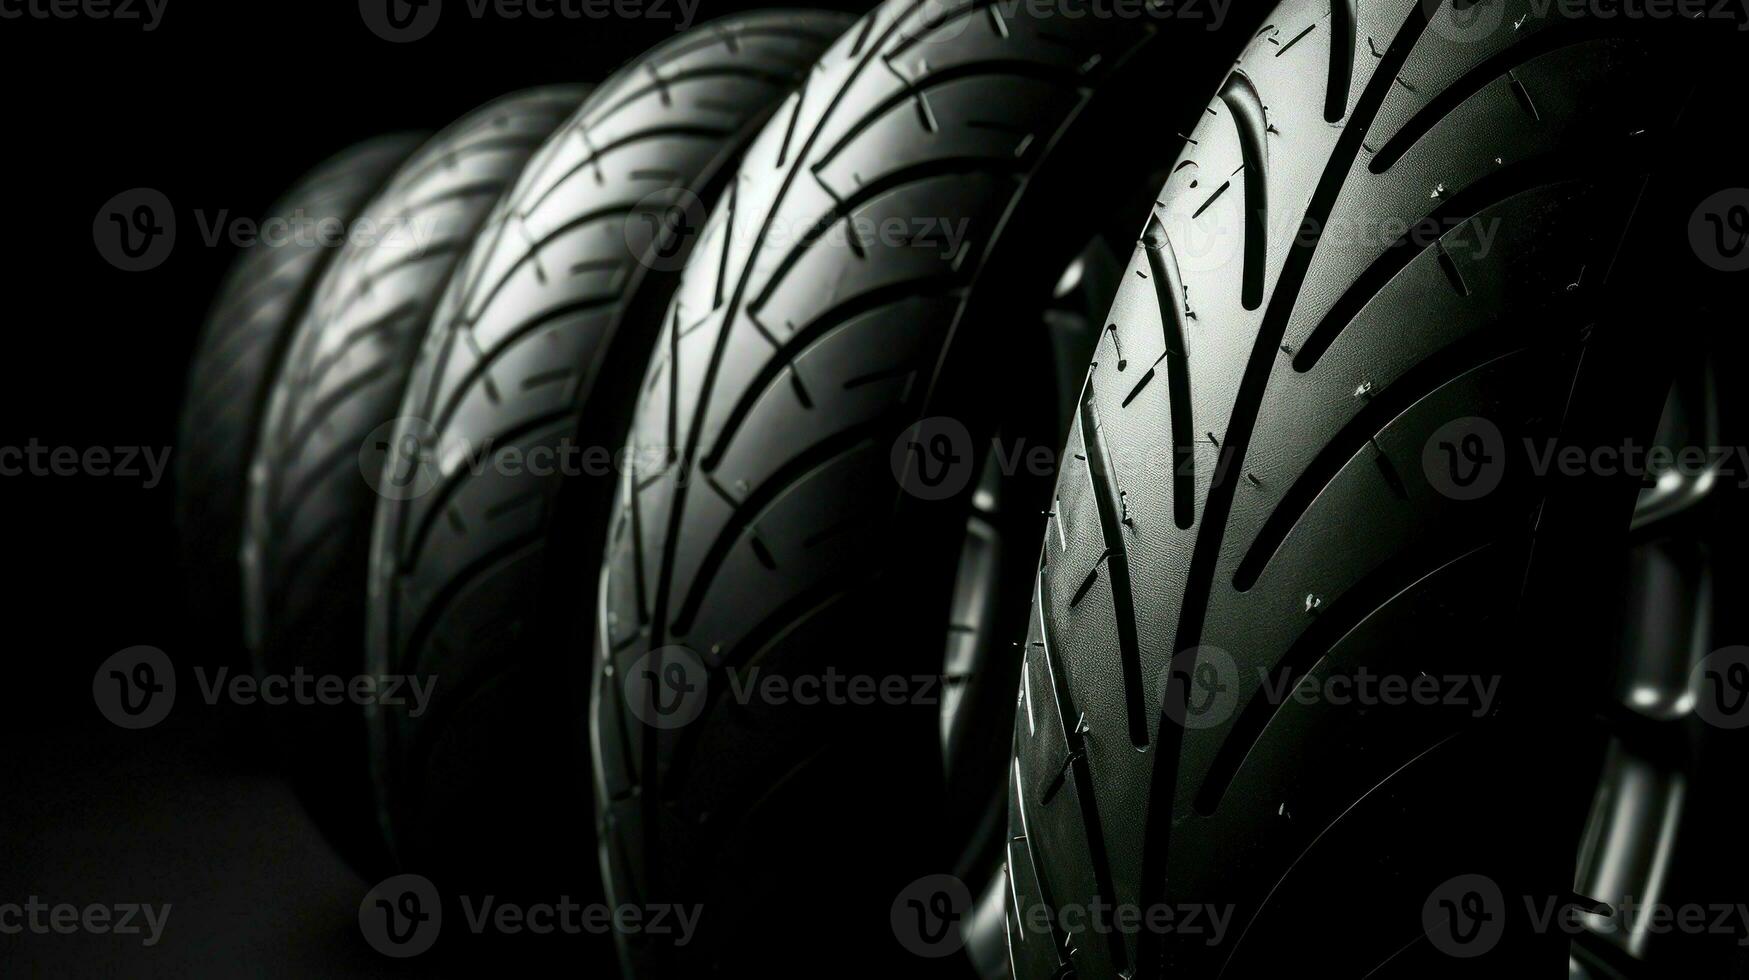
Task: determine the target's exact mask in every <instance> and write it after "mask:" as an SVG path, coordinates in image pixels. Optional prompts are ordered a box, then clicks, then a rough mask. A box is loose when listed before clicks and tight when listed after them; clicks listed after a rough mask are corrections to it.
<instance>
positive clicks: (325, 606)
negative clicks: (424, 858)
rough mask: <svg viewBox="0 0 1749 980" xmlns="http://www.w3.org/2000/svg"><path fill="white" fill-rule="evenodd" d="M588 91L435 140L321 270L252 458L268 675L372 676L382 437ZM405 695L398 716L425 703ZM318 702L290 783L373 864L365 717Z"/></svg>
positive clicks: (293, 754)
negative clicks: (517, 188)
mask: <svg viewBox="0 0 1749 980" xmlns="http://www.w3.org/2000/svg"><path fill="white" fill-rule="evenodd" d="M583 94H584V89H583V88H581V87H575V86H558V87H551V88H543V89H537V90H532V91H529V92H524V93H519V94H516V95H511V96H507V97H505V98H502V99H499V100H497V101H495V102H492V103H491V104H489V105H486V106H484V107H482V108H480V109H478V110H476V111H474V112H472V113H470V114H469V115H467V116H465V117H464V118H463V119H461V120H460V121H459V122H457V123H455V124H454V125H452V126H450V127H449V128H448V129H446V130H444V131H443V132H441V133H439V134H438V135H437V136H435V137H433V138H432V139H431V140H430V141H429V142H427V143H426V144H425V145H424V146H422V147H420V149H419V150H418V152H416V153H414V154H413V155H412V157H410V158H409V159H408V160H407V161H406V162H405V163H404V164H403V165H402V166H401V168H400V170H399V171H397V172H396V174H395V176H394V179H393V180H392V181H391V182H390V183H389V186H388V187H387V188H385V189H384V190H383V192H382V193H381V194H380V195H379V196H378V197H377V198H376V200H374V201H373V202H372V203H371V205H370V206H369V207H368V208H366V209H365V212H364V214H363V215H362V217H361V227H363V228H369V229H376V230H377V233H376V234H374V235H372V236H370V237H367V238H361V237H357V236H355V241H354V242H353V243H351V244H348V246H347V247H346V248H345V250H344V251H342V252H341V254H340V255H339V256H337V257H336V259H335V261H334V262H333V264H332V265H331V266H330V267H329V269H328V270H327V272H326V274H324V276H323V277H322V283H321V286H320V287H319V289H318V291H317V294H316V296H315V298H314V300H313V303H312V305H311V308H310V310H309V311H308V313H307V315H306V316H305V317H304V319H303V321H302V322H301V323H300V324H299V325H298V329H297V334H296V336H295V337H294V338H293V339H292V343H291V348H290V351H289V354H288V356H287V359H286V362H285V366H284V368H283V369H282V370H281V372H280V375H279V378H278V380H277V381H276V382H275V384H274V389H273V393H272V395H271V398H270V401H269V405H268V409H267V413H266V416H265V418H264V419H263V422H262V430H261V435H260V437H259V440H258V444H257V448H256V455H255V459H254V462H253V463H252V464H251V467H250V474H249V492H248V502H247V508H248V513H247V520H248V523H247V526H246V528H245V531H244V547H243V578H244V589H245V622H246V624H247V628H248V640H249V646H250V650H251V654H252V657H253V662H254V666H255V670H256V673H257V675H258V676H261V677H267V676H270V675H271V676H280V675H284V676H286V677H292V676H293V675H294V672H296V671H301V672H303V673H304V674H308V675H315V676H317V677H325V676H335V677H340V678H343V679H346V680H347V681H350V680H351V679H352V678H354V677H357V676H358V675H360V674H361V673H362V671H363V668H364V651H363V638H364V630H365V593H366V587H367V581H366V572H367V569H368V561H369V546H370V527H371V518H372V514H373V513H374V511H375V506H376V501H377V499H378V495H379V493H383V492H387V493H394V492H398V490H399V488H398V486H397V485H395V484H394V483H393V482H392V480H393V478H394V477H393V474H385V473H383V472H382V470H381V463H382V460H383V459H384V456H385V447H384V446H383V445H382V444H381V440H382V439H383V438H385V437H386V436H387V435H388V431H389V430H388V423H389V422H390V421H391V420H393V418H394V416H395V409H396V408H397V407H398V406H399V404H400V398H401V391H402V388H403V387H404V386H405V384H406V380H407V376H408V373H409V372H410V371H411V369H412V365H413V359H414V355H415V353H416V352H417V351H418V345H419V342H420V341H421V340H422V339H423V337H424V335H425V331H426V328H427V326H428V324H429V323H430V321H431V315H432V312H433V310H434V309H435V307H436V306H437V303H438V300H439V298H440V297H441V296H442V293H443V288H444V284H445V282H447V281H448V279H449V276H450V274H451V272H452V271H453V270H454V268H455V266H456V263H457V262H458V261H459V260H460V259H461V257H462V255H463V254H465V252H466V250H467V248H468V246H469V245H470V243H471V242H472V241H473V238H474V234H475V232H477V231H478V230H479V228H480V225H481V223H482V222H483V221H484V220H485V218H486V215H487V213H488V212H489V211H490V209H491V207H492V205H493V204H494V203H496V201H497V200H498V197H499V196H500V195H501V194H502V193H503V192H504V191H505V189H506V188H508V187H509V186H510V184H511V182H512V181H514V180H515V179H516V176H517V174H518V173H520V172H521V170H522V166H523V164H524V163H525V162H526V161H527V160H528V158H529V156H530V155H531V154H532V153H533V152H534V151H535V149H536V148H537V147H539V146H540V144H541V142H542V141H543V140H544V139H545V138H546V136H547V134H548V133H550V132H552V130H553V128H554V127H556V126H557V125H558V124H559V123H560V122H561V121H563V120H564V118H565V117H566V116H568V115H569V114H570V112H571V111H572V110H573V109H575V108H576V106H577V104H578V102H580V101H581V100H582V97H583ZM421 238H423V239H424V240H423V241H421V240H419V239H421ZM385 481H389V482H385ZM414 680H421V681H422V680H423V679H414ZM307 683H312V684H313V683H314V682H307ZM401 690H402V694H401V699H402V700H403V702H405V703H404V704H403V705H402V706H401V708H400V710H409V711H411V710H416V706H414V705H413V704H412V703H411V700H410V699H411V695H410V694H409V693H408V691H409V690H411V689H410V688H407V687H406V686H405V685H403V687H402V689H401ZM384 693H385V695H386V694H387V693H388V692H387V691H385V692H384ZM306 700H307V701H308V703H304V704H288V705H285V706H284V707H283V708H280V709H277V710H280V711H282V712H283V714H282V715H280V716H277V717H276V718H275V724H276V736H277V737H278V740H279V741H280V743H281V745H282V747H283V748H284V749H285V752H284V754H285V756H286V761H287V763H288V765H289V768H290V770H291V771H290V775H291V777H292V780H293V782H294V783H295V784H296V785H297V786H298V787H299V788H300V791H301V792H302V795H303V796H304V799H305V802H306V804H307V805H308V806H309V808H310V810H311V812H312V814H313V815H314V816H315V817H316V819H317V822H318V824H319V825H321V826H322V827H323V829H324V830H325V831H326V832H327V833H328V835H329V836H330V838H331V839H332V840H334V842H335V843H336V845H337V846H338V847H340V848H341V850H342V852H343V853H344V854H345V855H346V856H347V857H348V859H349V860H351V861H353V862H354V864H355V865H357V866H359V867H360V868H361V869H375V868H379V867H381V866H382V865H383V864H384V848H383V845H382V841H381V836H380V833H379V832H378V830H377V828H376V821H375V819H374V812H375V811H374V808H373V806H372V805H371V793H370V790H369V784H368V781H367V771H368V766H367V764H366V751H367V750H366V741H365V729H364V715H363V711H362V710H361V709H359V708H358V706H357V705H356V704H355V703H354V702H351V701H347V700H344V699H342V703H340V704H322V703H320V702H319V701H315V700H314V699H306ZM331 700H332V699H331Z"/></svg>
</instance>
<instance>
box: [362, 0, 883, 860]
mask: <svg viewBox="0 0 1749 980" xmlns="http://www.w3.org/2000/svg"><path fill="white" fill-rule="evenodd" d="M848 23H849V18H848V17H844V16H840V15H835V14H824V13H814V12H809V11H794V12H784V13H782V14H778V13H753V14H745V15H740V16H736V17H731V18H726V19H724V20H722V21H718V22H714V23H710V24H707V25H704V26H702V27H700V28H698V29H697V30H694V31H690V32H688V33H686V34H683V35H680V36H678V37H676V38H674V39H673V40H671V41H669V42H667V43H665V44H663V45H662V46H660V47H658V48H656V49H655V50H653V51H651V52H650V53H648V54H646V55H645V56H643V57H642V58H641V59H639V60H637V61H635V62H632V63H631V64H628V65H627V66H625V67H624V68H621V69H620V70H619V71H617V72H616V73H614V74H613V75H612V76H611V77H610V78H609V79H608V80H607V81H605V82H604V83H602V84H601V85H600V86H599V87H598V88H596V90H595V91H594V92H593V93H592V95H591V96H590V98H589V99H588V100H587V101H586V102H585V104H584V105H583V106H582V107H581V108H580V109H579V110H578V111H577V113H576V114H575V115H573V116H572V117H571V119H570V120H568V121H567V122H566V123H565V124H564V125H563V126H561V127H560V128H559V129H558V130H557V131H555V132H554V134H553V135H552V136H551V137H550V138H548V140H547V142H546V144H545V145H544V146H543V147H542V148H541V150H540V151H539V152H538V153H536V154H535V156H534V158H533V159H532V160H531V161H530V162H529V165H528V167H527V168H526V169H525V170H524V171H523V173H522V176H521V178H520V179H519V180H518V181H517V183H516V186H515V187H514V188H513V189H512V190H511V192H510V193H509V194H507V195H506V196H505V198H504V200H503V201H502V202H501V203H500V204H499V205H498V207H497V209H496V210H495V212H494V213H493V216H492V217H491V218H490V219H489V220H488V221H487V222H486V225H485V227H484V228H483V229H482V231H481V233H480V235H479V237H478V238H477V239H476V241H475V243H474V247H473V248H472V250H471V251H470V252H469V254H468V257H467V258H466V259H465V260H464V261H463V263H462V265H461V267H460V271H459V272H458V273H457V275H456V276H455V278H454V279H453V280H452V281H451V285H450V289H449V292H448V295H447V296H446V297H445V299H444V303H443V305H442V306H441V307H440V309H439V311H438V313H437V316H436V318H435V320H434V321H433V327H432V330H431V332H430V334H429V335H428V337H427V339H426V343H425V346H424V348H423V350H422V351H421V352H420V356H419V359H418V363H417V364H416V365H415V366H414V369H413V377H412V380H411V382H410V383H409V384H408V386H407V391H406V396H405V398H404V399H403V401H402V406H401V410H400V419H399V420H398V423H397V427H396V430H395V434H394V435H393V437H392V443H393V444H394V445H395V446H397V447H400V448H398V449H397V452H403V451H404V452H406V453H411V454H415V455H416V456H417V457H418V458H419V459H425V460H431V461H436V460H440V459H445V458H448V457H449V456H451V455H453V452H452V450H451V448H450V447H455V451H459V452H461V453H462V454H464V455H465V456H466V458H467V459H468V460H469V461H470V462H469V463H468V464H467V465H459V466H454V467H451V468H446V469H444V470H443V471H442V472H438V471H437V467H436V463H435V462H432V463H430V464H429V465H430V468H431V472H430V473H429V479H420V480H419V481H418V483H417V486H415V487H413V488H411V490H412V491H413V492H410V493H408V494H405V495H400V496H397V497H385V498H384V499H383V500H382V502H381V503H380V504H379V505H378V509H377V521H376V528H375V532H374V533H375V537H374V542H373V546H372V553H371V563H372V570H371V576H372V580H373V586H372V594H373V597H374V598H373V601H372V603H371V606H370V647H369V667H370V669H371V670H372V671H374V672H380V673H416V674H434V675H438V676H440V677H442V678H443V679H444V681H443V683H442V685H441V686H440V687H439V688H438V689H436V690H434V692H433V697H432V701H431V709H430V710H429V712H427V713H425V714H422V715H421V716H420V717H418V718H413V717H408V716H405V715H401V714H390V713H387V712H379V713H377V714H375V715H373V716H372V760H373V766H374V767H375V777H376V778H375V785H376V787H377V790H378V793H379V797H378V802H379V807H380V809H381V813H382V820H383V821H384V825H385V827H386V829H387V830H388V832H389V834H390V836H391V839H392V840H393V841H394V842H395V848H396V851H397V854H398V856H399V858H400V859H401V862H402V863H403V864H405V865H407V866H409V867H431V866H434V865H435V864H436V863H438V862H442V863H443V864H444V865H446V866H448V867H449V868H450V869H451V876H452V878H453V877H454V876H456V875H463V876H466V877H467V878H469V879H470V880H477V881H482V882H483V883H489V884H491V885H492V886H495V887H497V888H500V889H502V888H503V887H505V886H506V885H507V884H508V883H509V882H510V881H512V880H520V881H521V882H523V883H525V884H526V883H527V882H528V881H529V880H530V879H534V880H536V881H546V882H548V883H549V884H551V885H553V886H555V887H559V886H571V887H572V888H573V889H574V888H575V887H576V884H577V880H578V878H579V877H581V878H583V879H584V880H590V879H593V878H594V870H593V864H594V857H595V850H594V840H593V835H592V833H591V832H590V831H591V830H592V827H593V823H594V820H593V815H592V813H591V811H592V809H593V803H592V801H591V799H590V787H589V781H588V779H587V775H586V774H587V771H588V757H587V753H586V749H585V748H584V743H583V739H582V737H581V736H582V731H581V729H580V728H579V727H577V725H576V724H575V719H576V718H577V717H578V715H579V714H580V712H581V710H582V698H581V697H577V698H575V700H573V698H572V695H573V693H580V692H583V691H586V690H587V683H588V678H589V672H588V670H587V664H588V660H587V657H586V656H585V655H583V654H582V653H581V651H583V650H586V649H587V646H586V645H587V643H588V639H589V637H590V635H591V631H592V629H593V620H592V618H591V614H592V613H593V604H592V603H587V602H580V601H579V600H578V596H580V595H592V594H593V593H594V591H595V584H596V574H597V572H598V570H599V567H600V566H599V555H600V553H601V548H602V541H603V540H604V530H605V528H606V526H607V523H608V514H609V507H610V504H611V501H612V493H613V488H614V486H615V483H616V479H615V473H616V470H617V469H618V468H620V467H622V466H623V454H622V453H620V452H619V450H618V447H619V446H621V445H623V442H624V438H625V430H626V428H627V426H628V425H629V421H630V416H631V410H632V401H633V398H634V396H635V394H636V389H637V382H638V379H639V378H640V377H641V375H642V371H643V368H644V366H645V365H646V364H647V363H648V360H649V354H650V350H651V347H652V346H653V345H654V343H655V340H656V338H657V336H658V335H659V334H660V326H661V323H662V316H663V313H664V312H665V311H666V309H667V306H668V302H669V300H670V298H671V297H672V294H673V292H674V289H675V287H676V285H677V283H678V282H679V278H680V268H681V266H682V265H683V263H684V260H685V257H686V255H687V253H688V251H689V250H690V248H691V245H692V243H693V240H694V238H695V237H696V236H697V234H698V231H699V229H700V227H701V226H702V225H703V223H704V218H705V214H706V208H707V207H708V205H709V203H710V202H711V201H713V200H714V199H715V198H716V197H717V195H718V194H719V193H720V192H721V190H722V188H723V186H724V185H725V184H727V182H728V180H729V178H730V176H732V174H733V172H734V166H735V164H736V162H737V161H738V160H739V157H740V154H741V153H742V152H743V151H744V150H745V148H746V145H747V143H748V142H750V141H751V140H752V138H753V136H754V135H755V134H756V133H757V132H758V130H759V127H760V126H761V125H762V124H763V123H764V121H765V119H766V117H767V116H768V115H769V114H770V113H771V111H772V109H774V108H775V107H776V106H777V104H778V103H779V102H780V101H781V100H782V99H783V97H784V96H785V95H787V94H788V93H789V92H790V91H791V90H792V89H793V88H794V87H795V84H796V83H797V81H798V80H799V79H800V77H801V76H802V75H803V73H804V72H806V70H807V69H808V68H809V67H810V66H811V65H812V64H813V61H814V59H815V58H816V57H817V56H818V55H819V53H820V51H821V50H823V49H824V48H825V46H826V45H827V44H828V43H830V42H831V41H832V40H833V39H834V38H836V37H837V36H838V34H839V33H840V32H841V31H842V30H843V29H844V27H845V26H846V25H847V24H848ZM656 228H659V229H660V237H656V236H654V235H653V234H652V232H651V229H656ZM412 465H413V466H415V467H417V466H419V465H420V464H419V462H418V460H417V459H416V460H415V461H414V462H413V463H412ZM458 864H465V865H466V867H465V868H457V867H456V866H457V865H458ZM579 871H581V873H579ZM567 879H568V880H567ZM551 893H552V894H556V893H557V891H551Z"/></svg>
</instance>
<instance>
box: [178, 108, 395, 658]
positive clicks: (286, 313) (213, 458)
mask: <svg viewBox="0 0 1749 980" xmlns="http://www.w3.org/2000/svg"><path fill="white" fill-rule="evenodd" d="M421 139H422V138H421V137H418V136H413V135H396V136H385V137H381V138H378V139H374V140H370V141H368V142H365V143H361V144H359V145H357V146H353V147H350V148H348V149H346V150H343V151H341V152H340V153H337V154H335V155H334V156H333V157H331V158H329V159H328V160H327V161H325V162H324V163H322V165H321V166H319V167H317V168H316V169H315V170H313V171H311V172H310V173H309V174H308V175H306V176H305V177H304V178H303V179H302V180H300V181H299V182H298V184H297V185H296V186H295V187H293V188H292V189H291V190H290V191H288V192H287V193H286V194H285V196H284V197H282V198H281V199H280V200H279V201H278V202H276V203H275V204H274V206H273V207H272V208H271V209H269V211H268V214H269V215H270V216H271V217H273V218H276V219H281V220H286V221H290V222H295V223H296V228H298V229H300V233H299V235H298V237H294V238H293V239H291V240H290V241H287V242H285V243H282V244H269V243H267V242H256V243H255V244H254V245H253V246H251V247H250V248H249V249H247V250H246V251H244V253H243V254H242V255H241V256H240V257H239V258H238V259H237V262H236V264H235V266H234V267H233V268H232V269H231V271H230V273H229V274H228V275H227V276H226V278H225V282H224V285H223V287H222V288H221V289H220V291H219V296H218V299H217V301H215V302H214V304H213V308H212V312H211V313H210V314H208V316H207V320H206V324H205V326H203V327H202V328H201V335H200V339H199V340H198V341H197V342H196V345H195V354H194V362H193V364H192V366H191V367H190V369H189V373H188V388H187V394H186V396H185V398H184V401H183V407H182V419H181V423H180V429H179V439H178V441H179V443H180V446H181V448H180V450H179V451H178V452H177V454H176V524H177V528H178V532H179V533H178V537H179V538H180V540H181V543H182V554H183V566H184V569H185V572H186V575H187V577H188V591H189V600H190V606H191V610H192V614H193V615H192V620H191V621H192V622H195V623H199V624H202V630H203V633H204V635H207V636H210V637H212V639H213V642H215V643H219V644H223V645H224V647H225V648H226V649H237V648H240V646H241V644H242V637H243V632H242V622H241V617H240V613H239V610H240V609H241V608H242V601H243V600H242V594H241V589H240V587H239V583H238V575H237V550H238V548H239V547H241V544H242V540H243V493H244V486H245V483H246V481H247V478H248V477H247V469H248V466H249V459H250V457H251V456H252V455H253V454H254V450H255V439H256V436H257V434H258V433H259V432H260V428H261V416H262V413H263V412H264V411H265V410H266V407H267V396H268V392H269V391H270V390H271V387H272V384H273V379H274V376H275V375H276V374H277V373H278V370H279V364H280V361H281V360H282V359H283V358H284V356H285V349H286V345H287V344H288V343H289V342H290V340H291V336H292V332H293V330H294V328H296V326H297V324H298V321H299V320H301V319H302V318H303V315H304V310H305V309H306V308H307V307H308V306H309V303H310V299H311V297H312V296H313V295H314V293H315V291H316V286H317V283H319V282H320V281H321V277H322V273H323V271H324V270H325V269H327V267H328V264H329V263H330V262H331V261H332V260H333V258H334V256H335V255H336V254H338V253H339V252H340V250H341V247H342V246H343V245H344V243H345V239H344V237H340V238H337V239H334V240H329V239H328V238H325V237H323V238H318V237H316V236H317V233H323V230H324V228H325V227H326V228H328V229H330V230H331V229H333V228H344V227H346V225H347V224H348V223H349V222H351V221H352V219H353V218H354V217H355V216H357V214H358V212H359V211H360V209H362V208H363V207H364V205H365V203H366V202H368V201H369V200H370V198H371V196H372V195H373V194H375V193H376V192H377V191H378V190H379V189H380V188H381V187H382V186H383V184H384V183H385V182H386V181H387V180H388V179H389V176H390V175H391V174H393V173H394V170H395V167H397V166H399V165H400V163H401V161H402V160H405V159H406V158H407V155H408V154H409V153H412V152H413V150H414V149H415V148H417V147H418V145H419V143H420V142H421Z"/></svg>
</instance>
